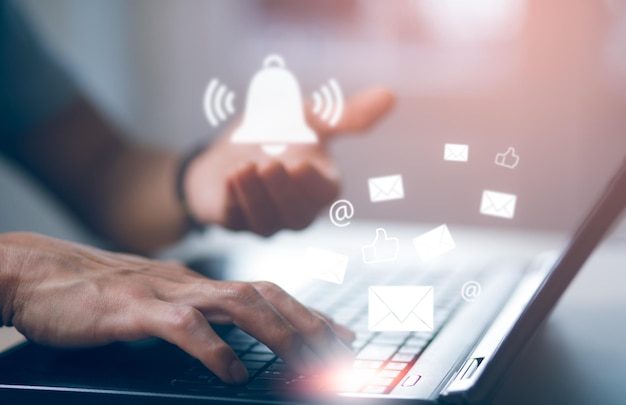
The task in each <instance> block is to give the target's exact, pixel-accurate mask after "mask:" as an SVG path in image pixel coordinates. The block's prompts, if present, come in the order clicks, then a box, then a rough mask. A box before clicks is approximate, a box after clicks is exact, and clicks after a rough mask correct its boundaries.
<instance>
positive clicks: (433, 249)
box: [413, 225, 456, 262]
mask: <svg viewBox="0 0 626 405" xmlns="http://www.w3.org/2000/svg"><path fill="white" fill-rule="evenodd" d="M413 245H414V246H415V249H417V254H418V255H419V257H420V259H422V261H423V262H425V261H428V260H431V259H434V258H435V257H438V256H441V255H442V254H444V253H446V252H449V251H451V250H452V249H454V248H455V247H456V244H455V243H454V240H453V239H452V235H450V231H449V230H448V227H447V226H446V225H441V226H438V227H437V228H435V229H433V230H432V231H428V232H426V233H424V234H422V235H420V236H418V237H417V238H415V239H413Z"/></svg>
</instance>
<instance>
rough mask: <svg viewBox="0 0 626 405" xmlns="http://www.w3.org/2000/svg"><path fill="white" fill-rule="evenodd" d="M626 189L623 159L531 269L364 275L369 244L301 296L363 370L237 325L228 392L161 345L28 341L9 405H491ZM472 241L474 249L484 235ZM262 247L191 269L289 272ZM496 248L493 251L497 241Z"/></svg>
mask: <svg viewBox="0 0 626 405" xmlns="http://www.w3.org/2000/svg"><path fill="white" fill-rule="evenodd" d="M625 191H626V161H624V163H623V164H622V166H621V167H620V168H619V170H618V171H617V173H616V174H615V176H614V178H612V179H611V180H610V181H609V182H608V185H607V187H606V189H605V191H604V192H603V193H602V195H601V196H600V198H599V199H598V200H597V202H596V203H595V204H594V206H593V208H592V209H591V210H590V212H589V213H588V214H587V216H586V217H585V219H584V220H583V222H582V224H581V225H580V226H579V227H578V228H577V230H576V231H575V232H574V233H573V234H572V235H571V236H570V237H568V241H567V242H566V243H565V247H564V248H563V249H562V251H560V252H548V253H543V254H539V255H537V256H536V257H534V258H532V259H528V258H525V257H523V256H517V255H512V256H511V255H508V254H503V255H501V257H497V256H499V255H493V254H488V255H482V256H481V255H479V254H478V253H479V252H477V251H476V252H474V251H472V249H469V251H467V252H461V253H459V254H457V255H454V260H446V259H444V258H442V259H441V260H433V261H430V262H427V263H425V264H419V263H418V261H417V260H410V261H406V262H403V261H401V260H400V261H383V262H381V263H374V266H373V267H371V266H370V267H368V264H367V261H368V260H370V261H371V258H372V257H376V254H374V256H371V255H370V254H371V252H367V254H366V252H365V250H366V248H367V246H364V247H363V249H364V251H363V260H361V264H360V266H361V267H358V266H357V268H356V270H350V273H349V275H351V277H348V275H346V277H345V280H343V283H342V284H341V285H339V284H337V283H334V284H333V283H328V282H327V281H315V282H310V283H305V284H304V285H302V286H300V287H301V288H300V289H299V290H298V289H295V290H293V293H294V294H295V295H296V297H297V298H299V299H301V300H302V301H303V302H305V303H307V304H311V305H314V306H315V307H317V308H319V309H321V310H323V311H325V312H327V313H328V314H329V315H331V316H332V317H334V318H335V319H336V320H337V321H339V322H342V323H344V324H346V325H348V326H349V327H351V328H352V329H353V330H355V331H356V333H357V339H356V341H355V342H353V344H352V348H353V350H354V353H355V356H356V360H355V361H354V364H353V365H352V367H351V368H349V369H342V370H340V371H337V370H329V371H328V373H321V374H317V375H311V376H303V375H298V374H296V373H294V372H293V371H292V370H290V369H289V366H288V365H287V364H285V363H284V362H283V361H282V360H281V359H280V358H278V357H276V356H275V355H274V353H272V351H271V350H270V349H269V348H268V347H267V346H265V345H263V344H262V343H260V342H258V341H256V340H255V339H254V338H252V337H251V336H249V335H247V334H246V333H244V332H242V331H241V330H239V329H236V328H233V327H221V326H220V327H216V328H217V330H218V332H219V333H220V335H221V336H222V337H223V338H224V339H225V340H226V341H227V342H228V343H229V344H230V345H231V346H232V347H233V348H234V349H235V351H236V352H237V353H238V355H239V356H240V358H241V359H242V361H243V362H244V364H245V365H246V367H247V368H248V370H249V372H250V376H251V378H250V381H249V382H248V383H247V384H245V385H242V386H232V385H227V384H224V383H223V382H222V381H220V380H219V378H217V377H216V376H215V375H214V374H213V373H211V372H210V371H209V370H208V369H206V368H204V367H203V366H202V365H201V364H200V363H199V362H198V361H197V360H195V359H193V358H191V357H190V356H188V355H187V354H185V353H184V352H182V351H181V350H179V349H178V348H176V347H174V346H172V345H170V344H168V343H166V342H163V341H160V340H157V339H152V340H147V341H142V342H136V343H116V344H112V345H108V346H105V347H100V348H90V349H76V350H68V349H54V348H49V347H43V346H39V345H35V344H32V343H23V344H21V345H18V346H16V347H13V348H11V349H9V350H7V351H5V352H4V353H2V354H0V400H1V401H2V403H28V402H34V401H43V403H56V402H59V403H64V404H69V403H107V404H110V403H114V401H115V403H166V402H176V403H193V404H199V403H211V404H219V403H224V404H233V403H235V404H236V403H242V404H243V403H245V404H295V403H322V402H323V403H328V404H335V403H337V404H368V403H371V404H387V403H389V404H396V403H398V404H400V403H452V404H479V403H484V402H487V401H489V399H490V397H491V396H492V394H493V393H494V389H495V388H496V387H497V385H498V383H499V381H500V379H501V377H502V376H503V375H504V374H505V373H506V371H507V368H508V367H509V366H510V365H511V364H512V362H513V361H514V359H515V357H516V356H517V355H518V353H520V352H521V349H522V348H523V347H524V345H525V344H526V342H528V341H529V340H530V338H531V336H532V335H533V333H534V332H535V331H536V330H537V329H538V328H539V326H540V325H541V324H542V322H543V321H544V320H545V319H546V317H547V316H548V314H549V313H550V311H551V310H552V308H554V306H555V304H556V302H557V301H558V299H559V297H560V296H561V295H562V293H563V292H564V291H565V289H566V288H567V287H568V285H569V284H570V282H571V281H572V279H573V278H574V276H575V275H576V273H577V272H578V271H579V269H580V268H581V267H582V266H583V264H584V263H585V261H586V260H587V258H588V257H589V256H590V254H591V253H592V252H593V250H594V249H595V248H596V246H597V245H598V244H599V243H600V241H601V240H602V239H603V237H604V236H605V235H606V234H607V232H608V231H609V229H610V228H611V226H612V225H614V224H615V223H616V221H617V219H618V218H619V217H620V214H621V213H622V212H623V211H624V208H625V207H626V192H625ZM407 227H408V228H411V227H412V226H410V225H407ZM359 232H360V231H357V232H356V233H359ZM469 232H470V233H469V234H468V235H466V238H465V239H466V240H467V239H468V238H474V239H476V238H480V237H481V236H480V235H479V234H477V233H476V232H475V233H471V231H469ZM356 233H355V234H356ZM414 233H415V232H414ZM496 234H497V235H498V236H497V238H498V239H501V238H503V236H500V235H499V234H498V233H497V232H496ZM322 239H324V238H322ZM344 239H345V238H344ZM318 240H319V239H318ZM540 242H541V241H540ZM274 245H275V246H274V249H276V252H281V251H285V250H290V251H293V249H287V247H285V245H284V244H282V243H275V244H274ZM336 247H338V245H337V246H336ZM281 249H282V250H281ZM257 250H259V253H258V255H257V254H256V253H255V250H254V249H250V250H246V254H245V255H242V254H241V249H239V250H238V251H239V254H236V255H226V257H225V258H220V257H217V258H216V257H214V258H201V260H196V261H195V262H193V263H190V267H192V268H195V269H196V270H197V271H200V272H203V273H205V274H207V275H210V276H215V274H216V272H225V274H226V275H232V274H236V272H237V269H238V268H242V267H246V265H247V264H249V263H250V261H252V262H253V263H256V264H257V265H261V267H262V265H263V263H267V262H264V257H265V258H267V257H269V256H271V257H274V258H276V257H280V258H281V260H283V259H284V260H286V261H287V262H289V260H287V259H285V257H287V256H283V255H282V254H274V253H273V252H269V253H268V246H267V245H264V246H263V248H262V249H257ZM483 250H489V249H483ZM492 250H498V249H497V247H496V245H493V246H492ZM283 253H284V252H283ZM359 253H361V252H359ZM491 253H493V252H491ZM377 254H378V253H377ZM263 255H265V256H263ZM285 255H286V253H285ZM242 258H244V259H242ZM246 261H247V263H246ZM354 262H359V261H358V260H354ZM370 264H371V263H370ZM288 265H289V263H287V266H288ZM248 267H249V266H248ZM269 267H280V265H278V264H276V265H275V264H271V265H269ZM294 288H295V287H294ZM393 288H396V290H393ZM385 311H387V312H388V313H387V312H385ZM403 311H404V312H403Z"/></svg>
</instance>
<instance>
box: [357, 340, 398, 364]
mask: <svg viewBox="0 0 626 405" xmlns="http://www.w3.org/2000/svg"><path fill="white" fill-rule="evenodd" d="M396 350H397V347H396V346H387V345H385V346H383V345H373V344H369V345H367V346H365V347H364V348H363V349H362V350H361V351H360V352H359V353H358V354H357V355H356V358H357V359H363V360H387V359H388V358H390V357H391V356H392V355H393V354H394V353H395V352H396Z"/></svg>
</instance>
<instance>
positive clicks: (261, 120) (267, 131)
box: [231, 55, 317, 155]
mask: <svg viewBox="0 0 626 405" xmlns="http://www.w3.org/2000/svg"><path fill="white" fill-rule="evenodd" d="M231 142H233V143H258V144H261V147H262V149H263V151H264V152H265V153H267V154H268V155H279V154H281V153H283V152H284V151H285V149H287V144H290V143H316V142H317V136H316V134H315V132H314V131H313V130H312V129H311V128H310V127H309V126H308V125H307V123H306V121H305V119H304V109H303V107H302V95H301V93H300V86H299V84H298V81H297V80H296V78H295V76H294V75H293V74H292V73H291V72H290V71H289V70H287V69H286V68H285V61H284V60H283V58H281V57H280V56H278V55H270V56H268V57H266V58H265V60H264V61H263V69H261V70H260V71H259V72H257V73H256V74H255V75H254V77H253V78H252V81H251V82H250V86H249V87H248V97H247V100H246V111H245V114H244V117H243V122H242V123H241V126H240V127H239V128H237V129H236V130H235V132H234V133H233V135H232V137H231Z"/></svg>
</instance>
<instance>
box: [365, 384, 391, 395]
mask: <svg viewBox="0 0 626 405" xmlns="http://www.w3.org/2000/svg"><path fill="white" fill-rule="evenodd" d="M385 391H387V387H386V386H384V385H367V386H366V387H365V388H363V389H362V390H361V392H363V393H366V394H384V393H385Z"/></svg>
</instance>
